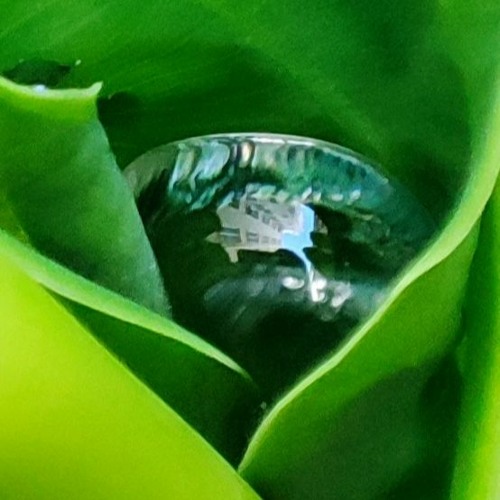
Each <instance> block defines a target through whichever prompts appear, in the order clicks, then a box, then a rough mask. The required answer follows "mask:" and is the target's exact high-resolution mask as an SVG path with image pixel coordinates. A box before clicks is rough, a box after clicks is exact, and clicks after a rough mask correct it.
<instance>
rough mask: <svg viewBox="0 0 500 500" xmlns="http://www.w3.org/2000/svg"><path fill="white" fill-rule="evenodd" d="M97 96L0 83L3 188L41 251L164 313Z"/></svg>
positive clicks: (146, 244)
mask: <svg viewBox="0 0 500 500" xmlns="http://www.w3.org/2000/svg"><path fill="white" fill-rule="evenodd" d="M98 90H99V86H94V87H92V88H89V89H86V90H66V91H54V90H48V89H46V88H45V87H44V86H43V85H41V86H38V87H37V86H34V87H28V86H22V85H16V84H14V83H11V82H9V81H8V80H5V79H3V78H1V79H0V151H1V152H2V153H1V155H0V185H1V189H2V192H3V195H4V196H5V199H6V202H7V204H8V206H9V207H10V208H11V210H12V212H13V214H14V216H15V217H16V218H17V220H18V222H19V225H20V226H21V227H22V228H23V230H24V231H25V232H26V234H27V235H28V236H29V239H30V240H31V241H32V242H33V244H34V245H35V246H36V247H37V248H38V249H40V250H41V251H42V252H43V253H45V254H46V255H48V256H49V257H51V258H53V259H56V260H59V261H61V262H62V263H63V264H65V265H68V266H70V267H72V268H73V269H74V270H75V271H77V272H78V273H80V274H82V275H84V276H86V277H88V278H89V279H91V280H93V281H95V282H97V283H100V284H102V285H104V286H106V287H109V288H111V289H113V290H116V291H117V292H118V293H121V294H123V295H125V296H127V297H130V298H132V299H133V300H135V301H137V302H139V303H140V304H144V305H145V306H146V307H149V308H151V309H153V310H154V311H157V312H160V313H164V314H165V313H166V309H167V304H166V298H165V293H164V290H163V286H162V282H161V277H160V273H159V270H158V267H157V265H156V261H155V258H154V255H153V252H152V250H151V246H150V245H149V242H148V240H147V237H146V234H145V231H144V228H143V227H142V224H141V222H140V218H139V214H138V212H137V209H136V207H135V203H134V200H133V196H132V194H131V193H130V190H129V189H128V186H127V184H126V182H125V180H124V179H123V177H122V175H121V173H120V171H119V169H118V168H117V166H116V164H115V162H114V158H113V156H112V153H111V151H110V147H109V144H108V141H107V138H106V135H105V132H104V131H103V129H102V126H101V124H100V123H99V121H98V119H97V111H96V106H95V101H96V98H97V92H98ZM110 241H111V242H114V243H113V244H111V245H110Z"/></svg>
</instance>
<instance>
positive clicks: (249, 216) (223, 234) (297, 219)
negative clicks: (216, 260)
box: [207, 196, 352, 317]
mask: <svg viewBox="0 0 500 500" xmlns="http://www.w3.org/2000/svg"><path fill="white" fill-rule="evenodd" d="M217 215H218V217H219V219H220V224H221V229H220V231H216V232H214V233H212V234H211V235H209V236H208V237H207V241H209V242H211V243H218V244H220V245H221V246H222V247H223V248H224V250H225V251H226V252H227V254H228V256H229V259H230V261H231V262H233V263H237V262H238V252H239V251H241V250H247V251H253V252H269V253H274V252H276V251H278V250H280V249H282V250H286V251H289V252H292V253H293V254H295V255H296V256H297V257H298V258H299V259H300V261H301V263H302V265H303V268H304V271H305V272H304V277H303V278H298V277H296V276H292V275H289V276H284V277H283V279H282V280H281V284H282V285H283V287H284V288H286V289H288V290H292V291H297V290H305V291H307V293H308V294H309V297H310V300H311V301H312V302H321V303H326V302H329V303H330V304H329V305H330V306H331V307H332V308H333V310H334V311H335V312H336V311H337V310H338V309H339V308H340V307H341V306H342V305H343V304H344V302H345V301H346V300H347V299H349V298H350V297H351V296H352V289H351V285H350V283H349V282H344V281H336V280H332V281H331V282H330V286H328V279H327V278H325V276H323V275H322V274H321V272H319V271H318V270H317V269H316V268H315V267H314V264H313V263H312V262H311V260H310V258H309V257H308V255H307V254H306V252H305V250H306V249H307V248H312V246H313V242H312V239H311V233H313V232H315V233H319V234H324V235H326V234H327V233H328V231H327V228H326V226H325V224H323V223H322V222H321V220H320V218H319V217H318V216H317V215H316V214H315V212H314V210H313V209H312V208H310V207H308V206H307V205H304V204H302V203H299V202H297V201H295V202H294V201H292V202H289V203H277V202H273V201H265V200H257V199H255V198H252V197H251V196H244V197H242V198H240V199H239V200H235V201H232V202H231V203H230V204H228V205H224V206H221V207H219V209H218V210H217ZM324 316H325V315H324V314H323V317H324Z"/></svg>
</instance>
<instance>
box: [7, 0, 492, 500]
mask: <svg viewBox="0 0 500 500" xmlns="http://www.w3.org/2000/svg"><path fill="white" fill-rule="evenodd" d="M499 10H500V7H499V5H498V2H496V1H495V0H484V1H481V2H479V3H477V2H475V3H473V2H471V1H469V0H451V1H448V2H431V1H427V2H419V3H415V2H410V1H403V2H394V1H389V0H384V1H382V2H378V3H376V4H375V3H373V2H369V1H368V0H363V1H361V2H357V3H352V2H351V3H349V2H342V1H340V0H316V1H314V2H311V3H310V4H308V5H307V9H305V8H304V3H303V2H299V1H295V0H294V1H291V2H286V3H283V2H278V1H273V0H263V1H260V2H257V3H256V2H246V3H245V2H243V3H242V2H236V1H234V0H219V1H218V0H202V1H201V2H193V1H190V0H183V1H182V2H161V1H157V0H156V1H155V0H150V1H149V2H147V3H146V4H144V5H141V7H140V8H138V6H137V4H136V2H132V1H131V0H128V1H127V0H126V1H118V0H106V1H104V2H100V3H99V4H98V5H96V4H95V2H90V1H84V2H76V1H74V0H70V1H66V2H62V1H55V2H51V3H47V4H45V5H43V6H41V7H38V8H37V9H33V6H32V4H31V3H30V2H27V1H21V2H15V3H13V2H11V1H10V0H0V11H1V12H2V13H4V15H3V17H2V19H1V20H0V67H2V68H4V69H9V68H11V67H13V66H14V65H15V64H16V63H17V62H18V60H19V59H22V58H25V59H30V58H40V59H46V60H52V61H58V62H60V63H61V64H67V65H72V64H75V63H76V62H77V61H78V62H79V64H78V65H77V66H76V67H75V70H74V71H73V72H72V73H71V74H70V75H69V82H72V83H73V85H79V86H80V85H89V84H91V83H93V82H94V81H97V80H103V81H104V95H106V96H109V99H104V100H102V101H101V106H100V116H101V119H102V120H103V123H104V125H105V128H106V130H107V132H108V134H109V137H110V142H111V144H112V148H113V150H114V151H115V153H116V154H117V156H118V159H119V163H120V164H121V165H124V164H125V163H126V162H127V161H129V160H131V159H132V158H133V157H135V156H136V155H137V154H138V153H141V152H143V151H145V150H146V149H149V148H150V147H152V146H155V145H157V144H161V143H164V142H168V141H169V140H172V139H175V138H180V137H186V136H192V135H196V134H201V133H215V132H224V131H238V130H261V131H271V132H285V133H297V134H304V135H309V136H314V137H318V138H324V139H327V140H332V141H336V142H340V143H342V144H344V145H346V146H350V147H352V148H353V149H355V150H358V151H360V152H363V153H365V154H367V155H368V156H371V157H373V158H374V159H376V160H378V161H379V162H380V163H382V164H383V165H384V166H385V167H386V168H387V169H388V170H390V171H392V172H393V173H395V174H396V175H397V176H398V177H399V178H400V179H401V180H403V182H405V183H406V184H407V185H408V186H410V188H411V189H413V191H414V192H415V193H416V194H417V195H418V196H419V197H420V198H421V199H422V200H423V202H424V204H425V205H426V206H427V207H428V208H429V209H430V210H431V211H432V212H433V214H434V215H435V216H436V218H439V219H440V220H441V221H442V222H443V228H444V229H443V231H442V232H441V233H440V235H439V238H438V240H437V241H436V242H435V244H434V245H433V246H432V247H430V248H429V250H428V251H427V252H426V253H425V255H423V257H422V258H421V259H420V260H419V261H417V262H416V263H415V264H414V265H413V266H412V267H411V268H409V269H408V270H407V271H406V273H405V274H404V275H403V276H401V277H400V279H399V280H398V282H397V284H396V286H395V288H394V290H393V293H392V295H391V296H390V297H389V299H388V300H387V302H386V303H385V304H384V305H383V307H382V308H381V309H380V310H379V311H378V313H377V315H376V316H375V317H373V318H372V319H371V320H370V322H369V323H367V324H366V325H364V326H363V327H362V328H361V329H360V330H359V331H358V332H356V334H355V335H354V336H353V337H352V339H351V340H350V341H349V342H348V343H347V344H346V345H345V346H344V348H343V349H342V350H341V351H340V352H338V353H337V354H335V355H334V356H333V357H332V358H331V359H329V360H327V361H326V363H325V364H324V365H322V366H321V367H319V368H318V369H317V370H316V371H315V372H313V373H311V374H310V375H309V376H308V377H307V378H305V379H304V381H302V382H301V383H300V384H299V385H298V386H297V387H295V388H294V389H293V390H292V391H291V392H290V393H289V394H286V395H284V397H283V399H282V400H281V401H279V402H278V404H277V406H276V407H275V408H274V409H273V410H271V412H270V414H269V415H268V416H267V417H266V419H265V420H264V422H263V424H262V425H261V426H260V429H259V430H258V432H257V434H256V436H255V437H254V438H253V441H252V444H251V446H250V449H249V450H248V452H247V455H246V458H245V460H244V462H243V466H242V470H243V473H244V474H245V476H246V477H248V478H250V479H251V480H252V481H253V482H254V483H255V484H256V485H257V486H258V487H259V488H262V490H263V491H265V492H266V494H267V495H268V496H269V497H271V498H272V497H282V496H283V494H284V492H285V494H286V495H287V496H289V497H291V498H293V497H294V496H296V497H299V498H304V496H305V497H314V495H316V497H314V498H324V497H326V498H332V495H335V494H338V495H339V496H340V497H342V494H345V493H346V492H347V493H349V492H352V491H356V492H360V491H361V494H360V495H361V498H363V495H365V496H370V495H374V494H383V493H384V492H387V491H392V492H394V491H401V490H398V482H399V481H402V483H405V481H406V483H405V484H411V482H412V477H409V476H411V474H412V473H413V472H417V473H416V474H414V477H418V470H421V469H419V467H420V465H421V462H422V460H425V459H426V457H429V453H431V454H432V450H429V447H431V446H430V445H429V443H428V441H429V439H428V436H429V435H430V432H431V430H432V429H429V424H428V422H427V421H428V412H427V415H425V413H426V410H425V406H426V405H425V402H424V397H423V394H424V393H425V392H426V391H427V390H428V383H427V380H428V379H429V377H431V374H432V372H433V366H435V365H436V364H438V363H439V362H440V360H441V359H442V358H443V357H444V356H446V355H447V354H448V352H449V351H450V350H451V349H452V348H453V346H454V344H455V342H456V338H457V333H458V329H459V324H460V310H461V301H462V297H463V292H464V288H465V283H466V279H467V272H468V265H469V262H470V260H471V257H472V253H473V250H474V247H475V237H476V233H475V230H474V227H475V225H476V223H477V220H478V218H479V216H480V214H481V211H482V209H483V207H484V205H485V202H486V200H487V198H488V196H489V194H490V191H491V189H492V186H493V185H494V183H495V178H496V176H497V170H498V162H497V159H496V157H495V156H494V155H492V153H491V152H492V148H491V146H489V145H488V144H486V143H485V141H487V140H490V141H495V140H497V139H496V136H497V135H498V134H497V128H496V126H491V125H490V124H489V121H488V119H487V115H488V113H489V108H490V107H492V95H493V94H494V93H495V91H496V90H495V85H496V84H495V80H494V79H495V67H496V66H497V60H496V54H497V53H498V50H496V48H497V47H498V36H499V32H498V29H497V27H498V24H499V19H500V12H499ZM68 40H71V43H68ZM58 280H59V278H57V279H55V281H56V282H58ZM56 285H57V286H59V284H58V283H56ZM89 304H91V307H92V308H94V307H96V305H95V301H93V300H90V301H89ZM396 388H397V390H396ZM375 396H376V397H375ZM386 408H387V411H386V412H383V410H384V409H386ZM361 411H362V413H358V412H361ZM358 415H359V418H358ZM376 416H380V418H381V420H380V422H379V425H378V426H377V422H375V421H374V420H375V417H376ZM405 421H406V422H407V423H408V425H407V426H406V425H404V423H405ZM341 424H342V427H341ZM336 425H338V426H339V427H338V428H337V427H336ZM341 429H342V430H345V431H346V432H347V431H352V430H353V429H357V431H356V432H352V434H351V435H350V436H351V438H352V439H344V440H343V437H344V434H345V433H346V432H345V433H342V432H341ZM365 429H369V430H372V431H373V432H372V433H369V432H366V430H365ZM375 432H378V434H376V435H375V436H373V433H375ZM433 432H434V431H433ZM426 436H427V439H426ZM361 437H363V438H365V439H363V440H361ZM375 438H376V439H375ZM372 439H373V441H372ZM399 440H400V442H399ZM371 443H373V444H374V446H373V448H372V450H371V453H370V452H369V448H370V444H371ZM316 445H318V446H317V447H316ZM316 450H317V454H316V455H315V451H316ZM332 450H335V454H336V457H338V456H346V457H350V458H349V459H350V460H352V462H349V463H354V464H355V465H356V467H353V468H352V469H349V468H344V467H342V463H341V462H340V461H338V460H337V461H335V456H333V458H332V453H333V452H332ZM356 450H357V451H358V453H356ZM380 450H382V451H385V450H388V453H387V455H384V454H381V452H380ZM365 455H366V456H367V457H368V458H367V461H365V462H364V463H363V460H364V459H363V458H362V457H363V456H365ZM381 456H382V457H383V458H382V459H381ZM356 458H359V460H356ZM431 458H432V459H434V458H433V457H431ZM429 463H430V464H432V465H433V463H432V461H431V460H429ZM367 464H368V465H373V468H370V475H363V474H362V473H361V472H360V470H362V469H363V467H365V470H366V468H367ZM412 468H413V470H412ZM416 469H418V470H416ZM339 471H340V472H342V474H340V473H338V472H339ZM332 478H333V479H332ZM337 478H340V479H339V480H338V483H337ZM363 479H364V481H363ZM425 480H426V476H425V474H424V479H423V480H422V481H420V482H425ZM285 483H286V484H285ZM352 488H354V490H353V489H352ZM336 492H338V493H336Z"/></svg>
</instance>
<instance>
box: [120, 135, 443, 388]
mask: <svg viewBox="0 0 500 500" xmlns="http://www.w3.org/2000/svg"><path fill="white" fill-rule="evenodd" d="M240 167H241V168H240ZM126 176H127V178H128V179H132V181H133V182H132V184H133V185H134V186H135V187H136V192H135V195H136V197H137V200H138V206H139V207H142V206H148V210H147V211H141V215H142V217H143V219H144V223H145V226H146V229H147V231H148V234H149V236H150V239H151V243H152V245H153V248H154V250H155V253H156V256H157V258H158V262H159V265H160V268H161V270H162V273H163V275H164V279H165V286H166V288H167V291H168V293H169V295H170V300H171V303H172V308H173V313H174V317H175V319H176V320H177V321H178V322H179V323H181V324H183V325H184V326H185V327H187V328H188V329H190V330H192V331H194V332H195V333H197V334H199V335H201V336H203V337H205V338H207V339H208V340H209V341H211V342H213V343H214V344H216V345H218V346H219V347H220V348H221V349H223V350H224V351H226V352H227V353H228V354H229V355H231V356H232V357H233V358H234V359H236V360H237V361H238V362H239V363H241V364H242V366H243V367H244V368H246V369H247V370H248V371H249V372H250V373H251V374H252V376H253V377H254V378H255V380H256V381H257V382H258V383H259V384H260V385H261V386H262V387H263V388H264V390H265V391H267V392H268V393H269V394H273V393H275V392H276V391H279V390H281V389H282V388H283V387H284V386H286V385H288V384H290V383H291V382H292V381H293V380H295V379H296V378H297V377H298V376H299V375H300V374H301V373H303V371H304V370H306V369H308V368H310V367H311V365H312V364H313V363H314V362H315V361H316V360H318V359H320V358H321V357H324V356H325V354H326V353H327V352H331V351H332V350H333V349H335V347H336V346H338V345H339V344H340V343H341V342H342V341H343V340H344V339H345V338H346V336H347V335H348V334H349V332H350V331H352V329H353V328H354V327H355V326H356V325H358V324H359V323H360V322H361V321H363V320H364V319H365V318H366V317H367V316H368V315H369V314H371V313H372V312H373V311H374V310H375V308H376V307H377V306H378V305H379V304H380V301H381V300H382V299H383V297H384V296H385V294H386V292H387V289H388V286H390V283H391V280H392V279H393V277H394V276H395V274H396V273H398V272H399V271H400V270H401V269H402V267H403V266H404V265H405V264H406V263H407V262H408V261H409V260H411V259H412V258H413V257H414V256H415V255H416V254H417V253H418V252H419V251H420V249H421V248H422V247H423V246H424V245H425V244H426V242H427V241H428V240H429V238H430V237H431V235H432V233H433V230H434V224H433V222H432V221H431V219H430V218H429V216H428V215H427V213H426V212H425V210H424V209H423V208H422V207H421V206H420V205H419V203H418V202H417V201H416V200H415V198H413V196H411V194H410V193H409V192H408V191H407V190H406V189H405V188H404V187H403V186H401V185H400V184H398V183H397V182H396V181H394V180H392V179H389V178H388V177H387V176H386V175H385V174H384V173H383V172H381V171H380V170H379V169H377V168H376V167H375V166H374V165H372V164H371V163H370V162H369V161H368V160H366V159H365V158H363V157H361V156H359V155H357V154H356V153H353V152H351V151H349V150H346V149H344V148H341V147H339V146H335V145H332V144H328V143H325V142H322V141H314V140H312V139H302V138H300V137H288V136H276V135H272V134H229V135H223V136H207V137H200V138H194V139H187V140H185V141H180V142H177V143H172V144H169V145H166V146H163V147H160V148H158V149H156V150H153V151H151V152H149V153H147V154H146V155H145V156H143V157H141V158H139V159H138V160H136V161H135V162H134V163H132V164H131V165H130V166H129V167H128V168H127V170H126ZM154 183H161V184H162V186H161V189H159V190H153V191H157V192H161V193H162V196H159V197H158V200H157V201H156V203H157V206H155V207H153V208H151V203H149V204H147V203H144V199H143V198H144V197H147V196H148V193H150V192H152V190H151V189H149V187H150V186H151V184H154ZM155 199H156V198H155Z"/></svg>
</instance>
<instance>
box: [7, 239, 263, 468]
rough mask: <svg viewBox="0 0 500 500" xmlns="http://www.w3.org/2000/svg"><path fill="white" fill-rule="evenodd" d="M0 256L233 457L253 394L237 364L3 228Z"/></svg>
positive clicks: (246, 426)
mask: <svg viewBox="0 0 500 500" xmlns="http://www.w3.org/2000/svg"><path fill="white" fill-rule="evenodd" d="M0 255H3V256H8V258H9V259H11V260H12V261H13V262H15V263H16V264H17V265H18V266H19V267H21V268H22V269H23V270H24V271H25V272H26V273H27V274H28V275H29V276H30V277H31V278H32V279H34V280H35V281H37V282H38V283H40V284H42V285H43V286H45V287H46V288H47V289H48V290H50V291H51V292H53V293H54V294H56V296H58V297H59V299H60V300H62V301H63V303H64V304H66V305H67V306H68V308H69V309H70V310H71V311H72V312H74V313H75V314H76V316H77V318H78V319H79V320H80V321H81V322H82V323H84V324H85V325H86V326H87V328H88V330H89V331H90V332H91V333H92V334H93V335H95V336H96V337H97V338H98V339H99V340H100V341H102V342H103V343H104V344H105V345H106V346H107V347H108V348H110V349H111V350H112V351H113V352H114V353H115V354H116V355H117V357H118V358H119V359H120V360H121V361H122V362H123V363H124V364H126V365H128V366H129V367H130V368H131V369H132V371H133V372H134V373H135V374H136V375H137V376H138V377H139V378H140V379H142V380H143V381H144V382H145V383H146V384H147V385H148V386H149V387H151V388H152V389H153V390H154V391H155V392H156V393H157V394H158V395H159V396H160V397H161V398H162V399H164V400H165V401H166V402H167V403H168V404H169V405H170V406H172V408H173V409H174V410H175V411H177V412H178V413H179V414H180V415H181V416H182V417H183V418H184V419H185V420H187V422H188V423H189V424H191V425H192V426H193V427H194V428H196V429H197V430H198V431H200V432H201V434H202V435H203V436H204V437H205V438H206V439H207V440H208V441H209V442H210V443H211V444H212V445H214V446H215V447H216V448H217V449H218V450H219V452H221V453H222V454H223V455H224V456H225V457H226V458H228V459H230V460H231V461H235V460H237V459H238V457H239V456H240V455H241V453H242V450H243V446H244V444H245V443H246V440H247V435H248V432H249V430H248V429H249V425H250V424H251V422H252V420H253V412H254V409H255V407H256V406H257V405H258V401H259V399H258V393H257V390H256V388H255V386H254V384H253V382H252V381H251V379H250V378H249V376H248V375H247V374H246V373H245V372H244V371H243V370H242V369H241V368H240V367H239V366H237V365H236V364H235V363H234V362H233V361H231V360H230V359H229V358H227V357H226V356H225V355H224V354H222V353H221V352H220V351H218V350H217V349H215V348H214V347H212V346H210V345H209V344H208V343H206V342H204V341H203V340H202V339H200V338H198V337H196V336H194V335H192V334H190V333H189V332H187V331H185V330H183V329H182V328H180V327H178V326H177V325H175V324H174V323H173V322H171V321H169V320H167V319H165V318H163V317H161V316H159V315H156V314H154V313H152V312H150V311H148V310H146V309H144V308H142V307H140V306H138V305H137V304H134V303H133V302H130V301H128V300H126V299H124V298H123V297H121V296H119V295H117V294H115V293H112V292H111V291H109V290H106V289H104V288H102V287H99V286H97V285H96V284H94V283H92V282H90V281H88V280H86V279H84V278H82V277H80V276H78V275H76V274H74V273H73V272H71V271H70V270H68V269H66V268H64V267H62V266H60V265H59V264H57V263H55V262H53V261H50V260H49V259H47V258H45V257H43V256H41V255H39V254H37V253H36V252H35V251H34V250H32V249H30V248H27V247H26V246H24V245H23V244H21V243H20V242H18V241H16V240H15V239H14V238H12V237H11V236H9V235H7V234H6V233H4V232H2V231H0ZM187 395H188V397H187Z"/></svg>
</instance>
